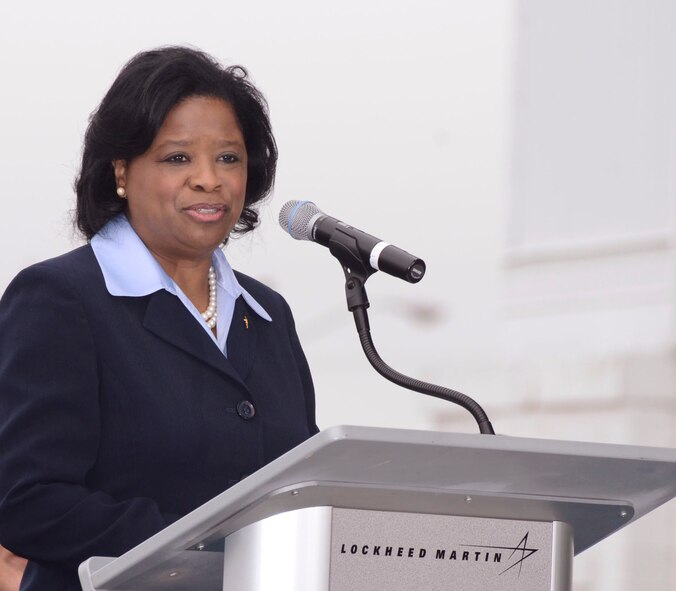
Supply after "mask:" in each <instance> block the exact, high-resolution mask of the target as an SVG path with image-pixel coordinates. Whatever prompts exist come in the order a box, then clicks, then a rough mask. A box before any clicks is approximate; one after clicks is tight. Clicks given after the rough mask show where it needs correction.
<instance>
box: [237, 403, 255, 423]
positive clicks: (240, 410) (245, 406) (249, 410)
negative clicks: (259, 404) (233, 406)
mask: <svg viewBox="0 0 676 591" xmlns="http://www.w3.org/2000/svg"><path fill="white" fill-rule="evenodd" d="M237 414H238V415H239V416H240V417H241V418H243V419H244V420H245V421H249V420H251V419H253V418H254V415H255V414H256V409H255V408H254V405H253V404H251V402H249V401H248V400H242V401H241V402H238V403H237Z"/></svg>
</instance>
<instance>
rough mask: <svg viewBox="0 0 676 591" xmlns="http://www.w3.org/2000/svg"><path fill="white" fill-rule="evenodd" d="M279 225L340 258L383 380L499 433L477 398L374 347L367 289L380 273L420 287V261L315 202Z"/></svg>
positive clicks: (298, 205)
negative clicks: (408, 369)
mask: <svg viewBox="0 0 676 591" xmlns="http://www.w3.org/2000/svg"><path fill="white" fill-rule="evenodd" d="M279 223H280V225H281V226H282V228H283V229H284V230H286V231H287V232H288V233H289V234H290V235H291V236H292V237H293V238H295V239H296V240H311V241H313V242H317V243H319V244H321V245H323V246H325V247H327V248H328V249H329V251H330V252H331V254H332V255H333V256H334V257H336V258H337V259H338V261H339V262H340V264H341V266H342V267H343V271H344V273H345V296H346V297H347V309H348V310H349V311H350V312H352V314H353V316H354V323H355V325H356V326H357V332H358V333H359V340H360V342H361V346H362V349H364V353H365V354H366V358H367V359H368V360H369V362H370V363H371V365H372V366H373V368H374V369H375V370H376V371H377V372H378V373H379V374H380V375H381V376H383V377H384V378H386V379H388V380H390V381H391V382H394V383H395V384H397V385H398V386H402V387H403V388H407V389H408V390H413V391H414V392H420V393H421V394H427V395H428V396H434V397H435V398H441V399H442V400H447V401H448V402H453V403H454V404H458V405H459V406H462V407H463V408H464V409H466V410H468V411H469V412H470V413H471V414H472V416H473V417H474V418H475V420H476V422H477V423H478V425H479V431H480V432H481V433H483V434H486V435H495V431H493V426H492V425H491V422H490V421H489V420H488V416H487V415H486V413H485V411H484V409H483V408H481V406H479V404H478V403H477V402H476V401H475V400H473V399H472V398H470V397H469V396H467V395H465V394H462V393H461V392H457V391H456V390H451V389H449V388H444V387H442V386H436V385H434V384H428V383H427V382H422V381H420V380H416V379H414V378H410V377H408V376H405V375H404V374H402V373H399V372H398V371H396V370H394V369H392V368H391V367H390V366H389V365H387V363H385V362H384V361H383V360H382V359H381V358H380V355H378V352H377V351H376V348H375V346H374V344H373V340H372V339H371V328H370V327H369V318H368V314H367V312H366V309H367V308H368V307H369V301H368V297H367V295H366V288H365V287H364V285H365V283H366V280H367V279H368V278H369V277H370V276H371V275H373V273H375V272H376V271H383V272H385V273H387V274H389V275H393V276H394V277H399V278H400V279H404V280H405V281H408V282H409V283H417V282H418V281H420V280H421V279H422V277H423V275H424V274H425V263H424V262H423V261H422V260H421V259H419V258H417V257H415V256H413V255H411V254H409V253H407V252H406V251H404V250H401V249H400V248H397V247H394V246H392V245H389V244H387V243H385V242H383V241H381V240H379V239H378V238H375V237H374V236H371V235H369V234H366V232H362V231H361V230H357V229H356V228H353V227H352V226H348V225H347V224H344V223H343V222H341V221H340V220H337V219H335V218H332V217H330V216H327V215H326V214H324V213H323V212H322V211H321V210H320V209H319V208H318V207H317V206H316V205H315V204H314V203H312V202H310V201H289V202H288V203H286V204H285V205H284V206H283V207H282V210H281V212H280V214H279Z"/></svg>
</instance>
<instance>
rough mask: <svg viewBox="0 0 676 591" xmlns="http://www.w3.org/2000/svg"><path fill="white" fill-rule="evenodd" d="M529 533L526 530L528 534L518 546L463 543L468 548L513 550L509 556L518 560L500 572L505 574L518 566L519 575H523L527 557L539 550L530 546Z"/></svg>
mask: <svg viewBox="0 0 676 591" xmlns="http://www.w3.org/2000/svg"><path fill="white" fill-rule="evenodd" d="M528 534H529V532H526V535H525V536H524V537H523V538H521V541H520V542H519V543H518V544H517V545H516V546H479V545H477V544H463V546H465V547H467V548H487V549H490V550H511V551H512V553H511V554H510V555H509V558H510V560H511V559H512V558H515V560H516V562H514V563H513V564H510V565H509V566H508V567H507V568H506V569H505V570H503V571H502V572H501V573H500V574H501V575H504V574H505V573H506V572H507V571H508V570H511V569H513V568H514V567H515V566H518V567H519V576H521V567H522V566H523V563H524V561H525V560H526V559H527V558H530V557H531V556H533V554H535V553H536V552H537V551H538V549H537V548H529V547H528Z"/></svg>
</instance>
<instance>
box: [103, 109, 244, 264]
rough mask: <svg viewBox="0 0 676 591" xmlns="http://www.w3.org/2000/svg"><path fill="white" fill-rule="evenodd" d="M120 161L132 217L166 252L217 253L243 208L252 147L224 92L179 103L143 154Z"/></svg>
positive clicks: (154, 246)
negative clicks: (221, 97) (247, 144)
mask: <svg viewBox="0 0 676 591" xmlns="http://www.w3.org/2000/svg"><path fill="white" fill-rule="evenodd" d="M114 165H115V177H116V180H117V184H118V187H119V186H122V187H124V188H125V189H126V192H127V199H128V202H129V207H128V210H127V215H128V217H129V221H130V222H131V225H132V226H133V227H134V230H136V233H137V234H138V235H139V236H140V238H141V240H143V242H144V243H145V245H146V246H147V247H148V249H149V250H150V251H151V252H153V254H155V256H156V257H159V258H160V259H164V260H167V261H174V262H178V261H181V260H194V261H198V260H202V259H204V258H210V257H211V253H212V252H213V250H214V249H215V248H216V247H217V246H218V245H219V244H221V242H223V240H224V239H225V238H226V237H227V236H228V234H229V233H230V231H231V230H232V229H233V227H234V226H235V223H236V222H237V220H238V219H239V216H240V214H241V213H242V208H243V207H244V196H245V192H246V179H247V152H246V146H245V144H244V137H243V135H242V131H241V130H240V127H239V123H238V121H237V118H236V116H235V112H234V110H233V109H232V107H231V106H230V105H229V104H227V103H225V102H223V101H222V100H220V99H217V98H212V97H191V98H188V99H186V100H185V101H183V102H181V103H179V104H178V105H176V106H175V107H174V108H173V109H172V110H171V111H169V114H168V115H167V118H166V119H165V121H164V123H163V124H162V127H161V128H160V130H159V131H158V133H157V136H156V137H155V139H154V141H153V143H152V145H151V146H150V148H149V149H148V150H147V151H146V152H145V153H144V154H142V155H140V156H137V157H136V158H134V159H132V160H131V161H124V160H116V161H115V162H114Z"/></svg>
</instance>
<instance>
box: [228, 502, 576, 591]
mask: <svg viewBox="0 0 676 591" xmlns="http://www.w3.org/2000/svg"><path fill="white" fill-rule="evenodd" d="M572 537H573V534H572V529H571V528H570V527H569V526H567V525H566V524H563V523H558V522H555V523H547V522H534V521H520V520H507V519H484V518H471V517H456V516H449V515H420V514H412V513H397V512H386V511H364V510H354V509H340V508H331V507H313V508H307V509H299V510H295V511H290V512H287V513H283V514H279V515H274V516H272V517H269V518H266V519H263V520H261V521H259V522H257V523H255V524H252V525H250V526H247V527H245V528H243V529H242V530H240V531H238V532H236V533H234V534H232V535H230V536H228V537H227V538H226V540H225V554H224V571H223V572H224V576H223V589H224V590H229V589H239V590H240V591H270V590H271V589H274V590H275V591H372V590H373V589H388V591H411V590H417V589H425V591H447V590H448V589H449V588H452V589H454V590H457V591H485V590H486V589H491V591H570V581H571V570H572V560H573V546H572Z"/></svg>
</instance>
